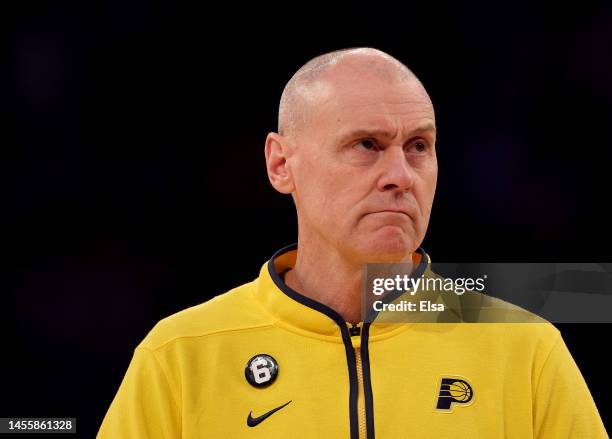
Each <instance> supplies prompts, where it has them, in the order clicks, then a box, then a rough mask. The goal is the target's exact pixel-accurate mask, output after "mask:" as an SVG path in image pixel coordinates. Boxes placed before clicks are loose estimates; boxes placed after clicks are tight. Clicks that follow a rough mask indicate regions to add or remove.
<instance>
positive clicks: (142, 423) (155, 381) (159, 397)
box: [97, 346, 181, 439]
mask: <svg viewBox="0 0 612 439" xmlns="http://www.w3.org/2000/svg"><path fill="white" fill-rule="evenodd" d="M179 407H180V405H179V402H178V400H177V399H176V393H174V392H173V390H172V387H171V385H170V382H169V381H168V378H167V376H166V374H165V372H164V370H163V369H162V367H161V365H160V363H159V361H158V359H157V358H156V356H155V352H154V351H152V350H150V349H148V348H145V347H142V346H139V347H137V348H136V349H135V351H134V355H133V357H132V360H131V362H130V365H129V367H128V370H127V372H126V374H125V377H124V378H123V381H122V383H121V385H120V387H119V390H118V391H117V394H116V395H115V398H114V400H113V402H112V404H111V406H110V408H109V409H108V412H107V413H106V416H105V417H104V420H103V421H102V425H101V427H100V430H99V431H98V435H97V438H98V439H128V438H129V439H132V438H134V439H140V438H143V439H145V438H146V439H149V438H150V439H157V438H159V439H162V438H163V439H175V438H180V437H181V413H180V409H179Z"/></svg>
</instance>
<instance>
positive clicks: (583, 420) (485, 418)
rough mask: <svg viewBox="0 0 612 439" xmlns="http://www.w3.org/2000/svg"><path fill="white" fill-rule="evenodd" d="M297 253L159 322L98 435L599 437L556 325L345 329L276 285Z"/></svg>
mask: <svg viewBox="0 0 612 439" xmlns="http://www.w3.org/2000/svg"><path fill="white" fill-rule="evenodd" d="M419 252H420V254H421V256H422V262H421V266H424V267H421V268H418V269H420V270H423V269H426V266H427V265H428V264H429V263H430V260H429V257H428V256H427V255H426V254H425V253H424V252H423V251H422V250H420V249H419ZM296 254H297V249H296V246H295V245H293V246H289V247H286V248H284V249H281V250H279V251H278V252H277V253H276V254H275V255H274V256H273V257H272V259H271V260H270V261H269V262H267V263H266V264H264V265H263V266H262V268H261V271H260V274H259V277H258V278H256V279H255V280H253V281H252V282H249V283H247V284H244V285H241V286H239V287H237V288H235V289H233V290H231V291H229V292H227V293H225V294H221V295H220V296H217V297H215V298H213V299H212V300H210V301H208V302H206V303H202V304H200V305H197V306H194V307H192V308H189V309H186V310H184V311H181V312H179V313H177V314H174V315H172V316H170V317H168V318H165V319H163V320H161V321H160V322H159V323H158V324H157V325H156V326H155V327H154V328H153V329H152V330H151V331H150V333H149V334H148V335H147V336H146V337H145V339H144V340H143V341H142V342H141V343H140V344H139V345H138V347H137V348H136V349H135V351H134V356H133V358H132V361H131V363H130V366H129V368H128V370H127V373H126V375H125V377H124V379H123V382H122V383H121V386H120V388H119V390H118V392H117V395H116V397H115V399H114V400H113V402H112V404H111V406H110V408H109V410H108V412H107V414H106V416H105V418H104V421H103V423H102V425H101V428H100V430H99V433H98V438H101V439H124V438H126V439H127V438H190V439H191V438H228V439H230V438H242V437H244V438H267V439H270V438H351V439H357V438H366V437H367V438H368V439H373V438H374V436H375V435H376V437H378V438H413V439H416V438H520V439H526V438H554V439H560V438H588V439H598V438H607V437H608V436H607V434H606V431H605V429H604V426H603V424H602V421H601V418H600V416H599V413H598V411H597V408H596V406H595V404H594V402H593V399H592V397H591V395H590V392H589V389H588V387H587V385H586V383H585V381H584V379H583V377H582V375H581V373H580V371H579V370H578V367H577V366H576V364H575V362H574V360H573V358H572V356H571V354H570V352H569V351H568V349H567V347H566V345H565V343H564V341H563V339H562V337H561V334H560V332H559V331H558V330H557V329H556V328H555V327H554V326H553V325H552V324H550V323H548V322H546V323H418V324H403V325H397V324H376V323H373V324H371V325H370V324H365V325H362V324H360V325H357V326H352V325H349V324H347V323H345V322H344V320H343V319H342V317H341V316H340V315H339V314H337V313H336V312H334V311H333V310H331V309H330V308H328V307H326V306H324V305H322V304H320V303H318V302H315V301H313V300H310V299H308V298H306V297H305V296H302V295H300V294H299V293H297V292H295V291H293V290H291V289H290V288H289V287H288V286H287V285H286V284H285V283H284V281H283V277H282V275H281V273H282V272H284V271H285V270H287V269H288V268H290V267H292V266H293V264H294V263H295V258H296ZM258 354H265V355H268V356H269V357H271V358H272V359H273V360H274V361H275V363H276V365H277V366H278V370H277V371H273V370H272V368H270V367H269V364H268V365H266V364H265V362H262V363H261V365H258V364H256V362H254V361H250V360H251V359H253V357H255V356H257V355H258ZM258 361H259V360H258ZM249 371H251V373H255V374H256V375H257V374H259V375H258V379H260V380H261V381H264V383H263V384H265V386H258V385H253V384H251V383H250V382H249V381H248V380H247V375H249V373H250V372H249ZM274 372H277V374H276V375H275V376H276V378H275V379H274V381H271V380H270V382H269V383H268V382H265V381H267V380H269V379H270V376H271V374H272V375H274ZM255 384H257V383H255ZM249 424H250V425H249Z"/></svg>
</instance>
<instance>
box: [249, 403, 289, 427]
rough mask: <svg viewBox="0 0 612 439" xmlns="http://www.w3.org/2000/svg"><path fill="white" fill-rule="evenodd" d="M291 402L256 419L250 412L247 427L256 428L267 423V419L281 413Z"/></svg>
mask: <svg viewBox="0 0 612 439" xmlns="http://www.w3.org/2000/svg"><path fill="white" fill-rule="evenodd" d="M290 402H291V401H287V402H286V403H284V404H283V405H281V406H279V407H276V408H275V409H272V410H270V411H269V412H267V413H264V414H263V415H261V416H258V417H256V418H254V417H252V416H251V414H252V413H253V412H249V416H248V417H247V425H248V426H249V427H255V426H256V425H259V424H261V423H262V422H263V421H265V420H266V419H268V418H269V417H270V416H272V415H273V414H274V413H276V412H277V411H279V410H280V409H282V408H283V407H285V406H286V405H287V404H289V403H290Z"/></svg>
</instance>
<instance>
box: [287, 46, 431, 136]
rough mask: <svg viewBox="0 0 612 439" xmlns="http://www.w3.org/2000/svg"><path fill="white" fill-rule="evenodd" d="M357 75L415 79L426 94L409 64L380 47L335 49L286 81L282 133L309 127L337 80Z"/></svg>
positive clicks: (404, 79) (294, 131)
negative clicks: (316, 110) (318, 105)
mask: <svg viewBox="0 0 612 439" xmlns="http://www.w3.org/2000/svg"><path fill="white" fill-rule="evenodd" d="M356 77H366V78H372V79H375V80H380V81H385V82H389V83H394V82H402V81H407V82H416V83H418V85H419V87H420V88H421V89H422V91H423V93H424V95H427V93H426V92H425V89H424V87H423V86H422V85H421V83H420V81H419V80H418V78H417V77H416V76H415V75H414V73H412V71H411V70H410V69H408V67H406V66H405V65H404V64H403V63H401V62H400V61H399V60H397V59H396V58H394V57H392V56H391V55H389V54H387V53H385V52H383V51H381V50H378V49H374V48H368V47H362V48H353V49H342V50H336V51H334V52H329V53H325V54H323V55H320V56H317V57H316V58H313V59H311V60H310V61H308V62H307V63H306V64H304V65H303V66H302V67H301V68H300V69H299V70H298V71H297V72H296V73H295V74H294V75H293V76H292V77H291V79H290V80H289V82H287V85H286V86H285V88H284V90H283V94H282V96H281V100H280V105H279V109H278V132H279V134H281V135H282V136H287V137H293V136H295V135H296V134H298V133H299V132H300V131H301V130H302V129H304V127H305V126H307V124H308V122H309V120H310V116H311V113H312V111H313V110H314V109H315V108H316V106H317V104H319V103H320V102H321V101H322V100H325V99H326V98H327V97H329V95H330V93H331V92H332V91H333V90H332V89H333V86H334V83H344V82H346V81H351V79H352V78H356ZM428 99H429V98H428Z"/></svg>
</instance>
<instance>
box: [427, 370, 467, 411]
mask: <svg viewBox="0 0 612 439" xmlns="http://www.w3.org/2000/svg"><path fill="white" fill-rule="evenodd" d="M473 398H474V390H473V389H472V386H471V385H470V383H468V382H467V381H466V380H465V379H462V378H456V377H455V378H453V377H443V378H442V381H441V382H440V389H439V391H438V402H437V404H436V409H437V410H443V411H448V412H450V411H452V408H451V407H452V406H454V405H455V404H459V405H463V406H464V407H465V406H466V405H469V404H470V403H471V402H472V399H473Z"/></svg>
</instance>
